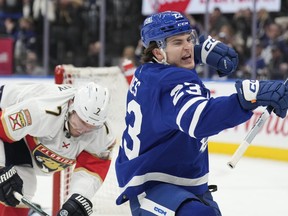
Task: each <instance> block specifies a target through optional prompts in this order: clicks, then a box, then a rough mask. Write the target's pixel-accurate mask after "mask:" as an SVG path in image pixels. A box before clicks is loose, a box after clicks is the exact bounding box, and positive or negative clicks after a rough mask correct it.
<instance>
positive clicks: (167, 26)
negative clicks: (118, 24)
mask: <svg viewBox="0 0 288 216" xmlns="http://www.w3.org/2000/svg"><path fill="white" fill-rule="evenodd" d="M182 33H193V34H191V35H192V40H197V39H198V36H197V33H196V31H195V30H193V29H192V26H191V25H190V22H189V20H188V19H187V18H186V17H185V16H183V15H182V14H181V13H179V12H175V11H166V12H163V13H158V14H154V15H152V16H150V17H148V18H146V19H145V21H144V24H143V27H142V30H141V39H142V42H143V45H144V47H145V48H147V47H148V46H149V44H150V42H152V41H155V42H156V43H157V45H158V47H159V48H163V49H164V48H165V47H166V41H165V40H166V38H168V37H171V36H174V35H178V34H182ZM192 42H193V41H192Z"/></svg>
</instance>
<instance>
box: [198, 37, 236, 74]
mask: <svg viewBox="0 0 288 216" xmlns="http://www.w3.org/2000/svg"><path fill="white" fill-rule="evenodd" d="M194 60H195V63H196V64H198V63H204V64H208V65H209V66H210V67H211V68H214V69H215V70H217V72H218V75H219V76H220V77H223V76H227V75H229V74H231V73H233V72H234V71H235V70H236V68H237V66H238V62H239V60H238V54H237V53H236V51H235V50H234V49H233V48H231V47H229V46H228V45H226V44H224V43H222V42H220V41H217V40H215V39H214V38H212V37H211V36H209V37H208V38H207V39H205V37H204V36H203V35H202V36H200V37H199V44H197V45H195V46H194Z"/></svg>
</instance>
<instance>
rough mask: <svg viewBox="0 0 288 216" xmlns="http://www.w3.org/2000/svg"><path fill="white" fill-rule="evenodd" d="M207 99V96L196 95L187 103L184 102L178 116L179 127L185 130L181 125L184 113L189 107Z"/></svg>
mask: <svg viewBox="0 0 288 216" xmlns="http://www.w3.org/2000/svg"><path fill="white" fill-rule="evenodd" d="M201 100H203V101H207V99H206V98H204V97H194V98H192V99H191V100H189V101H187V103H186V104H184V106H182V108H181V109H180V111H179V113H178V115H177V118H176V124H177V125H178V127H179V129H180V130H181V131H182V132H183V129H182V127H181V119H182V117H183V115H184V113H185V112H186V111H187V110H188V109H189V107H191V106H192V105H193V104H195V103H196V102H198V101H201Z"/></svg>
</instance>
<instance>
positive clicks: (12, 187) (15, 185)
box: [0, 166, 23, 207]
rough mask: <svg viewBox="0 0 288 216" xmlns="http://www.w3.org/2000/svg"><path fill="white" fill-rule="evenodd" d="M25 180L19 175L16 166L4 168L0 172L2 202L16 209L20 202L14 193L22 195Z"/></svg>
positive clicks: (0, 198)
mask: <svg viewBox="0 0 288 216" xmlns="http://www.w3.org/2000/svg"><path fill="white" fill-rule="evenodd" d="M22 188H23V180H22V179H21V178H20V176H19V175H18V173H17V171H16V169H15V167H14V166H9V167H4V168H2V169H1V170H0V201H1V202H4V203H5V204H6V205H9V206H13V207H15V206H16V205H18V204H19V203H20V202H19V201H18V200H17V199H16V198H15V196H14V194H13V192H14V191H17V192H18V193H20V194H22Z"/></svg>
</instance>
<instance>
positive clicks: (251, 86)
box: [235, 80, 288, 118]
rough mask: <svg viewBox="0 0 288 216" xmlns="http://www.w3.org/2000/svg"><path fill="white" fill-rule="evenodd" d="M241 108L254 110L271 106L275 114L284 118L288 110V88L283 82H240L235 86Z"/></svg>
mask: <svg viewBox="0 0 288 216" xmlns="http://www.w3.org/2000/svg"><path fill="white" fill-rule="evenodd" d="M235 87H236V90H237V93H238V98H239V101H240V104H241V106H242V107H243V108H244V109H246V110H253V109H255V108H257V107H258V106H270V107H271V108H273V109H274V110H273V112H274V113H275V114H276V115H277V116H279V117H281V118H284V117H285V116H286V113H287V109H288V86H286V85H285V84H284V83H283V82H281V81H258V80H244V81H241V80H238V81H236V84H235Z"/></svg>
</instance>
